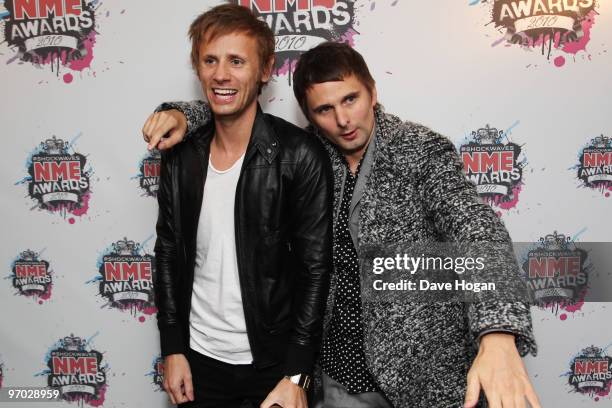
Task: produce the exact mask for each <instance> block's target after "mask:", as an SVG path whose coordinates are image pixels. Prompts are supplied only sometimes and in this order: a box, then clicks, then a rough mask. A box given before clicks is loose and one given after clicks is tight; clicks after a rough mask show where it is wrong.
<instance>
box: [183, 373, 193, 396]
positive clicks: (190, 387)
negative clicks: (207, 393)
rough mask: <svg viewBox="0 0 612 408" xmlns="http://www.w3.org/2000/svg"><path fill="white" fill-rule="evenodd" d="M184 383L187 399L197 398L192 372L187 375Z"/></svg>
mask: <svg viewBox="0 0 612 408" xmlns="http://www.w3.org/2000/svg"><path fill="white" fill-rule="evenodd" d="M184 384H185V396H186V397H187V399H188V400H189V401H193V400H195V398H194V396H193V381H192V379H191V374H189V375H186V376H185V378H184Z"/></svg>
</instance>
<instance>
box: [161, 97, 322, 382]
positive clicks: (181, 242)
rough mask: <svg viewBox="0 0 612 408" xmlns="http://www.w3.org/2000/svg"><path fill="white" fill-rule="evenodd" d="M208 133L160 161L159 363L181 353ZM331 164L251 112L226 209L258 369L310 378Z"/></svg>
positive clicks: (270, 119)
mask: <svg viewBox="0 0 612 408" xmlns="http://www.w3.org/2000/svg"><path fill="white" fill-rule="evenodd" d="M213 131H214V129H213V124H212V123H210V124H209V125H207V126H204V127H202V128H200V129H199V130H198V131H197V133H198V134H196V135H194V136H195V137H190V138H189V139H188V140H187V141H185V142H183V143H180V144H178V145H177V146H175V147H174V148H173V149H171V150H169V151H167V152H162V166H161V174H160V181H159V192H158V202H159V216H158V220H157V241H156V244H155V256H156V262H157V271H156V276H155V301H156V305H157V308H158V314H157V319H158V327H159V331H160V337H161V350H162V355H163V356H166V355H169V354H174V353H186V351H187V350H188V348H189V312H190V307H191V294H192V285H193V274H194V266H195V251H196V233H197V226H198V218H199V215H200V209H201V205H202V195H203V191H204V181H205V180H206V171H207V168H208V157H209V148H210V141H211V138H212V134H213ZM332 189H333V180H332V171H331V164H330V161H329V157H328V155H327V154H326V152H325V150H324V148H323V147H322V146H321V144H320V142H319V141H318V140H316V138H314V137H313V136H311V135H308V134H307V133H306V132H305V131H304V130H302V129H300V128H298V127H296V126H294V125H292V124H290V123H288V122H286V121H284V120H282V119H280V118H277V117H275V116H272V115H267V114H264V113H263V112H261V110H260V109H259V108H258V112H257V116H256V119H255V123H254V125H253V131H252V134H251V139H250V141H249V145H248V147H247V150H246V154H245V158H244V161H243V164H242V168H241V170H240V178H239V180H238V186H237V190H236V202H235V207H234V217H235V237H236V253H237V261H238V274H239V279H240V289H241V294H242V302H243V307H244V315H245V319H246V327H247V333H248V338H249V344H250V347H251V353H252V355H253V364H254V365H255V367H256V368H263V367H266V366H271V365H274V364H278V363H284V364H285V372H286V374H290V375H293V374H298V373H310V372H311V371H312V366H313V362H314V358H315V352H317V351H318V350H319V346H320V339H321V330H322V318H323V309H324V305H325V302H326V298H327V292H328V288H329V276H330V273H331V270H332V197H333V196H332V194H333V191H332Z"/></svg>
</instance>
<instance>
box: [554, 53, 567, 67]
mask: <svg viewBox="0 0 612 408" xmlns="http://www.w3.org/2000/svg"><path fill="white" fill-rule="evenodd" d="M554 63H555V67H557V68H561V67H562V66H563V65H565V57H564V56H563V55H559V56H558V57H557V58H555V59H554Z"/></svg>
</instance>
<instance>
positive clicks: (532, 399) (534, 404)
mask: <svg viewBox="0 0 612 408" xmlns="http://www.w3.org/2000/svg"><path fill="white" fill-rule="evenodd" d="M525 397H527V401H529V404H530V405H531V408H542V405H541V404H540V400H539V399H538V396H537V394H536V392H535V390H534V389H533V386H532V385H531V383H529V382H528V383H527V385H526V386H525Z"/></svg>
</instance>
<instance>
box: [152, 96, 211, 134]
mask: <svg viewBox="0 0 612 408" xmlns="http://www.w3.org/2000/svg"><path fill="white" fill-rule="evenodd" d="M170 109H176V110H178V111H179V112H181V113H182V114H183V115H185V118H187V133H186V134H185V138H184V139H183V140H187V139H188V138H189V137H191V135H192V134H193V132H194V131H195V130H197V129H198V128H199V127H200V126H202V125H204V124H206V123H208V122H209V121H210V120H211V119H212V113H211V111H210V106H208V104H207V103H206V102H204V101H200V100H196V101H190V102H164V103H162V104H161V105H159V106H158V107H157V108H155V112H161V111H165V110H170Z"/></svg>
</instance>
